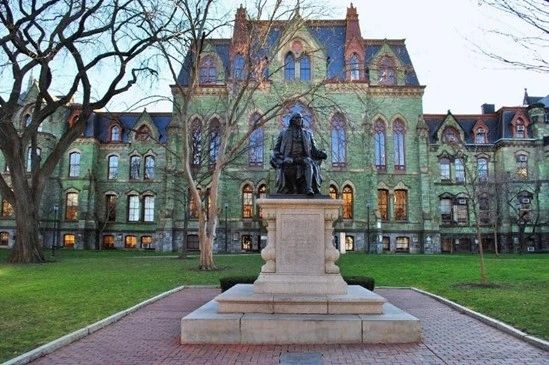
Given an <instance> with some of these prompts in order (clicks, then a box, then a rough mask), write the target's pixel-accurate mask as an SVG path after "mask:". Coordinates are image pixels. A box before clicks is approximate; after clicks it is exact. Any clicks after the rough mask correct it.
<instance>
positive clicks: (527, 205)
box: [517, 191, 532, 222]
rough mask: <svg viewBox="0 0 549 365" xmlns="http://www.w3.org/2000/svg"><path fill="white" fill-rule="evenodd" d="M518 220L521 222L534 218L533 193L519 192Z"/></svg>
mask: <svg viewBox="0 0 549 365" xmlns="http://www.w3.org/2000/svg"><path fill="white" fill-rule="evenodd" d="M517 198H518V220H519V221H520V222H528V221H530V219H531V218H532V217H531V216H530V210H531V209H532V206H531V204H532V194H531V193H529V192H527V191H523V192H521V193H520V194H518V197H517Z"/></svg>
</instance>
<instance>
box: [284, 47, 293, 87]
mask: <svg viewBox="0 0 549 365" xmlns="http://www.w3.org/2000/svg"><path fill="white" fill-rule="evenodd" d="M294 79H295V59H294V55H293V54H292V53H291V52H288V54H287V55H286V57H285V58H284V80H288V81H291V80H294Z"/></svg>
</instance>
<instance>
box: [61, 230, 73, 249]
mask: <svg viewBox="0 0 549 365" xmlns="http://www.w3.org/2000/svg"><path fill="white" fill-rule="evenodd" d="M75 243H76V236H75V235H74V234H70V233H69V234H65V235H63V246H64V247H67V248H72V247H74V245H75Z"/></svg>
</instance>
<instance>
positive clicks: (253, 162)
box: [248, 113, 264, 166]
mask: <svg viewBox="0 0 549 365" xmlns="http://www.w3.org/2000/svg"><path fill="white" fill-rule="evenodd" d="M259 122H260V119H259V114H257V113H256V114H254V115H253V116H252V118H251V120H250V127H253V128H255V129H254V131H253V132H252V133H251V134H250V143H249V146H248V147H249V155H248V164H249V165H250V166H263V153H264V133H263V128H262V127H258V126H257V124H258V123H259Z"/></svg>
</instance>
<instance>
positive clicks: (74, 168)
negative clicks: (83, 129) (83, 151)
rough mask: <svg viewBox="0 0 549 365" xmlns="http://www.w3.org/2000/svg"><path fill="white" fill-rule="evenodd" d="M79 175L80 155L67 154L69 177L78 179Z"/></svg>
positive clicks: (77, 153) (75, 153) (76, 153)
mask: <svg viewBox="0 0 549 365" xmlns="http://www.w3.org/2000/svg"><path fill="white" fill-rule="evenodd" d="M79 175H80V153H79V152H72V153H70V154H69V177H78V176H79Z"/></svg>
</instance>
